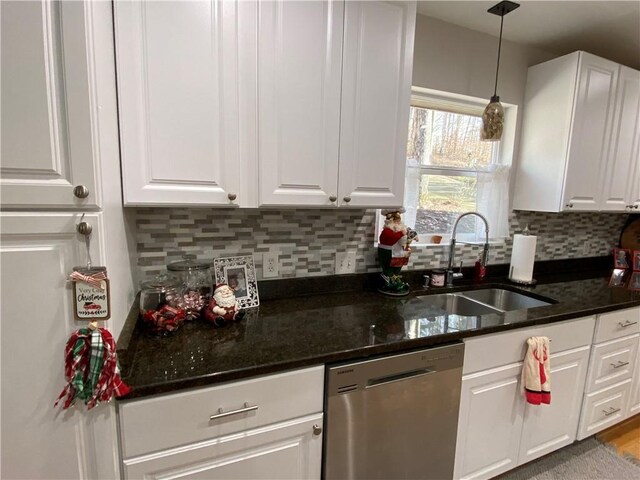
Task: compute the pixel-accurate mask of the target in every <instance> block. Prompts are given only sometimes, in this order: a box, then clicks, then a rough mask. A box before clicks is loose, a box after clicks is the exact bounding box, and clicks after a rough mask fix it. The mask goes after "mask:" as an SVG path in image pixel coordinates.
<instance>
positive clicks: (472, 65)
mask: <svg viewBox="0 0 640 480" xmlns="http://www.w3.org/2000/svg"><path fill="white" fill-rule="evenodd" d="M505 28H506V27H505ZM497 33H498V31H496V34H497ZM497 55H498V38H497V36H496V37H494V36H491V35H487V34H485V33H480V32H476V31H474V30H469V29H467V28H463V27H459V26H457V25H454V24H452V23H447V22H443V21H442V20H438V19H435V18H431V17H425V16H424V15H418V16H417V22H416V40H415V50H414V55H413V85H414V86H419V87H425V88H433V89H436V90H444V91H449V92H454V93H459V94H462V95H471V96H473V97H480V98H486V99H487V100H489V98H490V97H491V95H493V85H494V80H495V73H496V59H497ZM556 56H557V55H555V54H552V53H549V52H545V51H543V50H539V49H537V48H531V47H527V46H525V45H520V44H517V43H513V42H508V41H506V40H504V41H503V42H502V54H501V58H500V79H499V82H498V95H500V99H501V100H502V101H504V102H507V103H514V104H516V105H522V101H523V99H524V89H525V84H526V81H527V68H528V67H530V66H531V65H535V64H537V63H541V62H544V61H546V60H550V59H551V58H554V57H556Z"/></svg>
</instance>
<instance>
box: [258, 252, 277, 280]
mask: <svg viewBox="0 0 640 480" xmlns="http://www.w3.org/2000/svg"><path fill="white" fill-rule="evenodd" d="M278 270H279V261H278V254H277V253H273V252H266V253H264V254H262V278H275V277H277V276H278V274H279V272H278Z"/></svg>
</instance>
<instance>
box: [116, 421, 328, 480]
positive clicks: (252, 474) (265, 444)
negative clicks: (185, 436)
mask: <svg viewBox="0 0 640 480" xmlns="http://www.w3.org/2000/svg"><path fill="white" fill-rule="evenodd" d="M314 425H317V426H319V427H321V426H322V414H321V413H319V414H317V415H313V416H309V417H303V418H300V419H297V420H291V421H289V422H283V423H278V424H274V425H270V426H267V427H264V428H260V429H256V430H249V431H245V432H240V433H237V434H234V435H230V436H227V437H220V438H216V439H214V440H210V441H207V442H201V443H197V444H194V445H190V446H186V447H179V448H176V449H174V450H168V451H164V452H159V453H154V454H151V455H147V456H143V457H136V458H133V459H128V460H125V461H124V465H125V478H127V479H138V478H145V479H149V480H151V479H156V478H157V479H160V478H173V479H187V478H188V479H202V480H205V479H206V480H212V479H220V480H231V479H247V480H249V479H251V480H255V479H262V478H264V479H274V478H277V479H283V480H284V479H291V480H305V479H309V480H310V479H318V480H319V479H320V466H321V455H322V435H321V434H319V435H314V433H313V432H314Z"/></svg>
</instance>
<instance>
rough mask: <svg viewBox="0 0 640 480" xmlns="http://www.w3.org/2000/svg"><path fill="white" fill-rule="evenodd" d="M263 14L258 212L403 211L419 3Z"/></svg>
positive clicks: (271, 6)
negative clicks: (280, 208) (272, 208)
mask: <svg viewBox="0 0 640 480" xmlns="http://www.w3.org/2000/svg"><path fill="white" fill-rule="evenodd" d="M259 9H260V14H259V17H260V18H259V35H258V36H259V42H258V45H259V47H258V48H259V53H258V57H259V61H258V72H259V73H258V78H259V80H258V84H259V88H258V98H259V100H258V111H259V114H258V116H259V147H258V158H259V177H260V182H259V183H260V205H301V206H342V207H348V206H354V207H387V206H399V205H402V203H403V200H404V198H403V195H404V169H405V163H406V144H407V128H408V121H407V119H408V118H409V99H410V90H411V71H412V66H413V41H414V31H415V17H416V3H415V2H290V1H274V2H264V3H260V7H259ZM343 21H344V23H343Z"/></svg>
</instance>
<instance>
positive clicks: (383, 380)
mask: <svg viewBox="0 0 640 480" xmlns="http://www.w3.org/2000/svg"><path fill="white" fill-rule="evenodd" d="M432 373H436V370H429V369H428V368H420V369H418V370H411V371H409V372H402V373H395V374H393V375H387V376H385V377H378V378H372V379H370V380H369V381H367V387H366V388H371V387H378V386H380V385H388V384H389V383H395V382H400V381H402V380H408V379H410V378H416V377H422V376H424V375H430V374H432Z"/></svg>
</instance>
